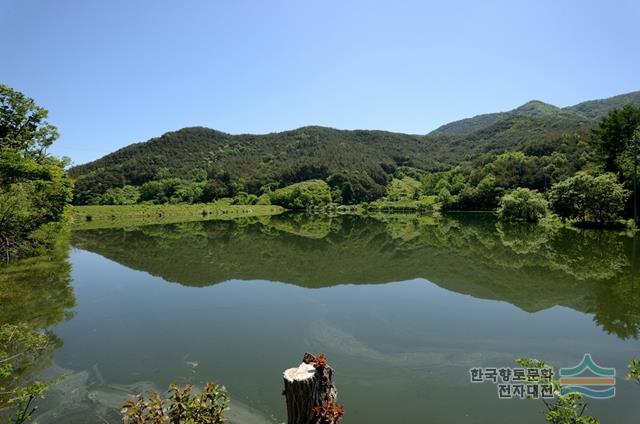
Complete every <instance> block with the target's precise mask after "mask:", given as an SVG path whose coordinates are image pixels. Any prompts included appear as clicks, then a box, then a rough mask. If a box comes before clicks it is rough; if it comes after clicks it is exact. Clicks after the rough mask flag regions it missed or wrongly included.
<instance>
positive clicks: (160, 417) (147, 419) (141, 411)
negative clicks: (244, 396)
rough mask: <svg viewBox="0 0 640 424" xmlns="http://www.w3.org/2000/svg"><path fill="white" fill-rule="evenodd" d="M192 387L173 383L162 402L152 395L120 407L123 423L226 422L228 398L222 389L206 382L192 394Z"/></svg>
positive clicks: (179, 423) (136, 398) (209, 423)
mask: <svg viewBox="0 0 640 424" xmlns="http://www.w3.org/2000/svg"><path fill="white" fill-rule="evenodd" d="M192 391H193V385H191V384H188V385H186V386H184V387H180V386H177V385H175V384H172V385H171V387H170V388H169V396H168V397H167V398H166V399H164V398H162V397H161V396H160V395H159V394H158V393H156V392H151V393H149V394H148V397H147V398H145V397H144V396H143V395H138V396H136V397H135V398H133V399H129V400H127V401H126V402H125V403H124V405H123V406H122V411H121V414H122V421H123V423H124V424H143V423H152V424H220V423H224V422H225V418H224V413H225V411H226V410H227V409H228V407H227V405H228V403H229V395H228V394H227V391H226V389H225V388H224V387H223V386H220V385H217V384H215V383H212V382H208V383H207V384H206V385H205V386H204V388H203V389H202V391H201V392H200V393H196V394H194V393H192Z"/></svg>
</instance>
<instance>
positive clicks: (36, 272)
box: [0, 251, 75, 420]
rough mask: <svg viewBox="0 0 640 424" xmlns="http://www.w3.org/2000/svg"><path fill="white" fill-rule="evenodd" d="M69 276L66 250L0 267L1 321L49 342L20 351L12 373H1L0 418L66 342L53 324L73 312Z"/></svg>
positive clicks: (5, 415)
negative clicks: (18, 391)
mask: <svg viewBox="0 0 640 424" xmlns="http://www.w3.org/2000/svg"><path fill="white" fill-rule="evenodd" d="M70 279H71V277H70V265H69V263H68V261H67V252H66V251H64V252H53V253H52V254H51V255H49V256H46V257H40V258H34V259H29V260H25V261H22V262H19V263H16V264H12V265H9V266H3V267H0V325H6V324H9V325H20V328H21V329H24V330H20V331H25V337H26V336H28V335H29V334H30V333H31V331H36V332H39V333H42V334H43V336H44V337H45V338H46V344H44V345H43V346H42V348H40V349H38V350H37V351H35V352H34V353H33V354H30V355H24V352H17V353H16V356H19V355H20V354H22V358H18V359H16V360H14V361H12V365H13V366H14V371H13V373H11V374H10V375H7V376H5V375H2V376H0V387H2V388H3V389H4V391H3V392H2V393H0V420H1V419H2V418H3V417H5V418H7V417H8V416H7V414H11V413H12V411H11V408H8V409H7V407H8V406H9V405H10V402H9V401H10V400H11V398H12V397H13V390H14V389H16V388H20V387H24V386H25V385H27V384H29V383H30V382H32V381H33V380H35V379H42V375H41V372H42V371H43V370H45V369H46V368H48V367H50V366H51V364H52V359H53V355H54V352H55V351H56V350H57V349H59V348H60V347H62V345H63V342H62V339H60V338H59V337H58V336H57V335H56V334H54V333H53V332H52V331H50V328H51V327H52V326H55V325H57V324H59V323H60V322H63V321H65V320H68V319H69V318H71V317H72V315H73V313H72V308H73V307H74V306H75V296H74V292H73V288H72V286H71V284H70ZM11 331H16V330H15V329H12V330H11ZM12 347H15V346H10V347H9V349H8V351H10V352H11V348H12ZM36 352H37V353H36ZM16 356H12V358H14V359H15V358H16ZM0 359H5V358H0ZM45 380H47V379H46V378H45Z"/></svg>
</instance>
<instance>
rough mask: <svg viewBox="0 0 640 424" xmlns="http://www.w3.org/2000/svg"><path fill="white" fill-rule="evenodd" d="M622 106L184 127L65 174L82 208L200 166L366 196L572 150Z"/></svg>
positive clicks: (627, 97)
mask: <svg viewBox="0 0 640 424" xmlns="http://www.w3.org/2000/svg"><path fill="white" fill-rule="evenodd" d="M626 104H634V105H636V106H640V91H636V92H633V93H628V94H623V95H620V96H615V97H611V98H608V99H602V100H592V101H587V102H582V103H579V104H577V105H574V106H570V107H566V108H559V107H556V106H554V105H550V104H547V103H544V102H541V101H538V100H533V101H530V102H527V103H525V104H524V105H522V106H520V107H518V108H515V109H513V110H511V111H509V112H499V113H493V114H485V115H479V116H476V117H473V118H468V119H463V120H460V121H455V122H452V123H449V124H446V125H443V126H442V127H440V128H438V129H437V130H435V131H432V132H431V133H429V134H427V135H411V134H402V133H393V132H387V131H374V130H338V129H334V128H326V127H319V126H307V127H302V128H298V129H295V130H291V131H283V132H279V133H270V134H261V135H257V134H239V135H232V134H227V133H224V132H220V131H217V130H213V129H209V128H203V127H191V128H183V129H181V130H178V131H171V132H168V133H166V134H163V135H162V136H160V137H156V138H153V139H151V140H149V141H146V142H142V143H135V144H131V145H129V146H127V147H124V148H122V149H119V150H117V151H115V152H113V153H110V154H108V155H106V156H104V157H102V158H100V159H98V160H95V161H93V162H90V163H87V164H83V165H79V166H75V167H73V168H71V169H70V171H69V172H70V173H71V175H72V176H73V177H74V178H75V179H76V190H75V191H76V200H75V201H76V202H77V203H79V204H84V203H87V202H90V201H91V200H92V199H94V198H96V196H100V195H101V194H102V193H104V192H106V191H107V190H108V189H110V188H114V187H122V186H124V185H134V186H139V185H142V184H144V183H145V182H147V181H150V180H153V179H156V178H157V176H158V173H159V171H160V170H161V169H163V170H166V171H168V172H169V174H170V175H171V176H173V177H177V178H181V179H185V180H190V179H191V178H192V177H193V175H194V171H196V170H197V171H199V172H200V171H206V172H207V173H208V174H209V179H218V180H220V179H224V180H225V181H226V183H228V182H229V181H234V182H236V183H238V184H239V187H241V188H242V190H246V191H247V192H249V193H256V194H259V193H260V190H261V187H264V186H265V185H270V184H275V185H276V186H277V185H280V186H282V185H287V184H291V183H295V182H299V181H305V180H309V179H326V180H330V179H333V180H334V181H350V182H351V184H353V185H354V187H357V188H358V189H360V190H361V191H362V192H366V193H367V194H366V198H365V200H367V201H370V200H372V199H375V198H378V197H380V196H382V195H384V192H385V187H386V184H387V183H388V181H389V180H390V178H391V176H392V175H393V174H394V172H395V170H396V169H397V168H398V167H402V166H408V167H413V168H419V169H423V170H428V171H437V170H442V169H445V168H447V167H450V166H452V165H455V164H457V163H460V162H462V161H464V160H468V159H469V158H480V157H483V156H484V155H495V154H498V153H501V152H504V151H508V150H522V151H525V152H529V153H530V154H550V153H551V152H553V151H558V152H561V153H570V152H571V151H575V145H576V143H577V140H579V139H584V138H585V137H586V136H588V132H589V130H590V129H591V128H593V127H594V126H595V125H596V124H597V120H598V119H599V118H600V117H602V116H604V115H606V114H607V113H608V112H609V111H610V110H612V109H614V108H618V107H622V106H624V105H626ZM536 152H538V153H536ZM540 152H546V153H540ZM163 172H164V171H163ZM336 179H337V180H336Z"/></svg>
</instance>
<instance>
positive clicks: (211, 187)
mask: <svg viewBox="0 0 640 424" xmlns="http://www.w3.org/2000/svg"><path fill="white" fill-rule="evenodd" d="M233 195H234V189H233V187H231V186H230V185H229V183H228V182H225V181H223V180H218V179H214V180H209V181H207V183H206V184H205V186H204V187H203V189H202V195H201V196H200V201H202V202H203V203H209V202H212V201H214V200H217V199H222V198H223V197H231V196H233Z"/></svg>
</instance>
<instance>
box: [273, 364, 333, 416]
mask: <svg viewBox="0 0 640 424" xmlns="http://www.w3.org/2000/svg"><path fill="white" fill-rule="evenodd" d="M283 375H284V392H283V394H284V395H285V397H286V400H287V423H288V424H334V423H337V422H338V421H339V420H340V418H341V417H342V414H343V409H342V406H341V405H338V404H337V403H336V398H337V397H338V393H337V391H336V388H335V386H334V385H333V369H332V368H331V367H330V366H329V365H327V364H326V361H325V358H324V355H319V356H318V358H316V357H314V356H313V355H311V354H309V353H305V355H304V358H303V360H302V363H301V364H300V366H299V367H297V368H289V369H288V370H285V371H284V373H283Z"/></svg>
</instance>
